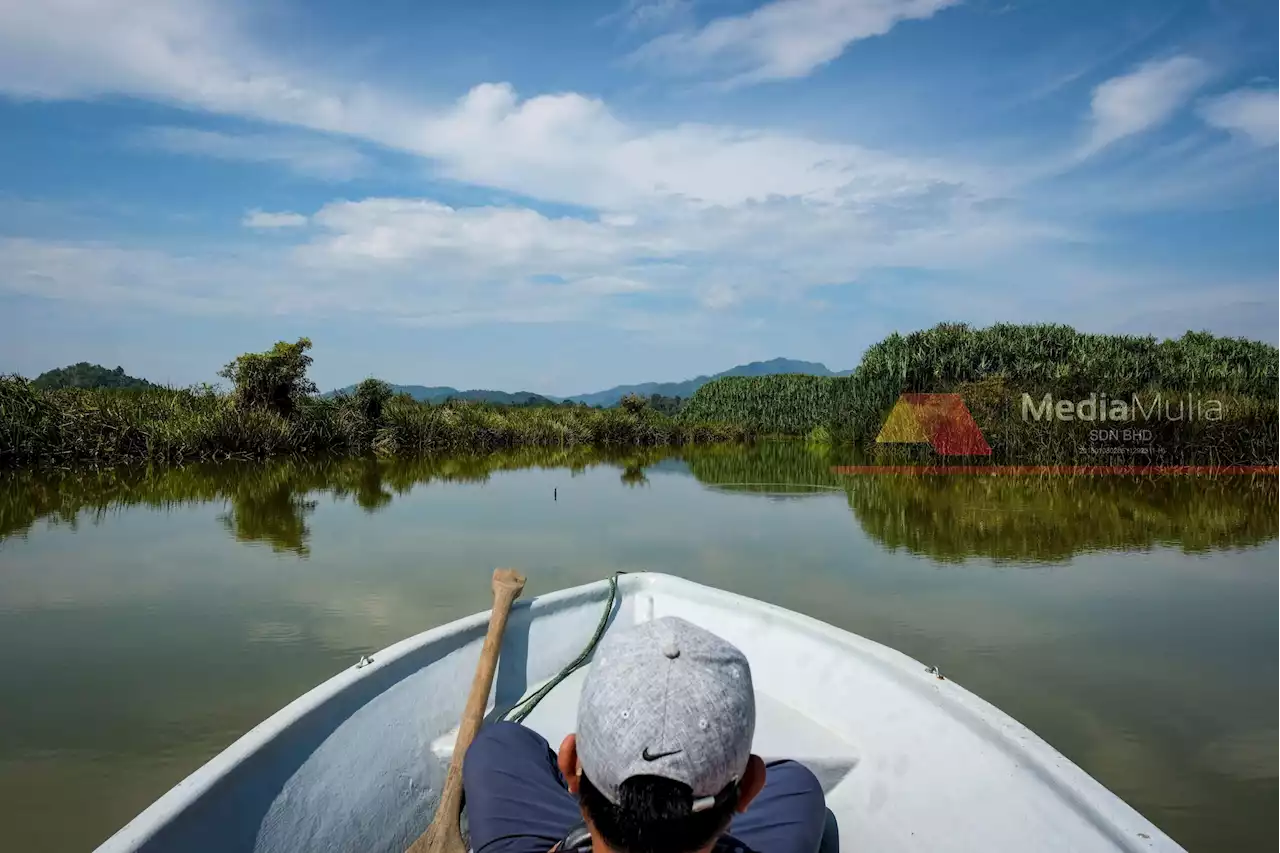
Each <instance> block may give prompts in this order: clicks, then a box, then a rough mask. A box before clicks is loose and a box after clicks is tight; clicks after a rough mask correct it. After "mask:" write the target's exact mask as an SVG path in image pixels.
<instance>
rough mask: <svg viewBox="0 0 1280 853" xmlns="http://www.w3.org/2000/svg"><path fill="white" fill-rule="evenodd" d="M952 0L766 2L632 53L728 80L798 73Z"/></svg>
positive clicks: (928, 14) (666, 66)
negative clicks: (862, 40)
mask: <svg viewBox="0 0 1280 853" xmlns="http://www.w3.org/2000/svg"><path fill="white" fill-rule="evenodd" d="M957 2H959V0H773V2H771V3H766V4H765V5H763V6H760V7H759V8H757V9H754V10H752V11H750V12H747V13H745V14H741V15H732V16H727V17H722V18H716V19H714V20H712V21H710V22H709V23H707V24H706V26H704V27H702V28H701V29H695V30H688V31H684V32H674V33H668V34H666V35H663V36H660V37H658V38H656V39H654V40H653V41H651V42H650V43H649V44H647V45H645V46H644V47H643V48H641V49H640V51H638V52H637V53H636V58H637V59H640V60H641V61H646V62H650V63H653V64H655V65H658V66H660V67H662V68H663V69H665V70H668V71H675V72H684V73H702V72H709V73H712V74H715V75H717V76H727V77H728V78H729V81H730V82H731V83H737V84H741V83H757V82H761V81H765V80H789V79H795V78H798V77H805V76H807V75H808V74H809V73H810V72H812V71H813V70H814V69H815V68H818V67H820V66H822V65H825V64H826V63H828V62H830V61H831V60H833V59H835V58H836V57H838V56H839V55H840V54H841V53H843V52H844V50H845V48H846V47H848V46H849V45H850V44H851V43H853V42H855V41H859V40H861V39H866V38H871V37H873V36H879V35H884V34H885V33H887V32H889V30H891V29H893V27H894V26H895V25H896V24H898V23H900V22H902V21H909V20H913V19H921V18H929V17H931V16H933V14H934V13H936V12H937V11H939V10H940V9H944V8H946V7H947V6H951V5H954V4H955V3H957Z"/></svg>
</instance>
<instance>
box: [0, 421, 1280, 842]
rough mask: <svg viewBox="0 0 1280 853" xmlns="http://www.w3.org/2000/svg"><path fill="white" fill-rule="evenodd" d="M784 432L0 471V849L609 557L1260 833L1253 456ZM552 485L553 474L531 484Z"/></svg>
mask: <svg viewBox="0 0 1280 853" xmlns="http://www.w3.org/2000/svg"><path fill="white" fill-rule="evenodd" d="M838 461H841V460H837V459H834V458H832V457H828V456H824V455H823V454H820V453H815V452H812V451H807V450H805V449H804V448H802V447H798V446H794V445H777V444H770V445H762V446H758V447H756V448H749V449H742V448H738V449H718V450H715V451H712V452H700V453H697V454H693V455H686V456H683V457H680V456H668V457H665V458H664V457H662V456H661V455H660V454H652V455H646V456H638V457H631V458H626V459H613V460H608V461H605V460H601V459H600V458H598V457H593V456H592V455H590V454H585V453H558V454H545V453H544V454H518V455H513V456H503V457H491V458H488V459H446V460H427V461H417V462H396V463H387V462H383V463H378V462H373V461H361V460H356V461H352V460H347V461H342V462H299V461H285V462H277V463H271V464H267V465H222V466H208V467H194V468H184V469H178V470H168V471H163V472H150V473H148V472H145V471H114V472H97V473H89V472H78V473H62V474H58V475H43V476H36V475H32V474H21V475H8V476H6V477H0V826H3V827H4V829H3V834H4V841H3V844H2V845H0V846H3V847H4V849H7V850H23V851H82V850H86V849H90V848H92V847H93V846H94V845H95V844H97V843H98V842H100V841H102V840H103V839H104V838H106V837H107V836H108V835H110V834H111V833H112V832H113V831H115V830H116V829H117V828H119V827H120V826H121V825H123V824H124V823H125V822H127V821H128V820H129V819H130V818H132V817H133V816H134V815H135V814H136V813H137V812H138V811H140V810H141V809H142V808H144V807H145V806H146V805H148V804H149V803H150V802H151V801H152V800H154V799H155V798H156V797H157V796H159V795H160V794H161V793H163V792H164V791H165V790H167V789H168V788H169V787H170V786H172V785H173V784H174V783H176V782H178V781H179V780H181V779H182V778H183V777H184V776H186V775H187V774H188V773H190V772H191V771H192V770H194V769H195V768H197V767H198V766H199V765H200V764H202V763H203V762H204V761H206V760H207V759H208V758H210V757H211V756H213V755H214V754H216V753H217V752H218V751H219V750H221V749H223V748H224V747H225V746H227V745H228V744H230V743H231V742H232V741H233V740H235V738H237V737H238V736H239V735H241V734H242V733H244V732H245V731H247V730H248V729H249V728H251V727H252V726H253V725H255V724H256V723H257V722H259V721H260V720H262V719H263V718H264V717H266V716H267V715H269V714H271V713H272V712H274V711H276V710H277V709H279V708H280V707H281V706H283V705H284V704H286V703H287V702H288V701H290V700H291V699H293V698H294V697H296V696H297V695H299V694H300V693H302V692H304V691H305V690H307V689H309V688H310V687H312V686H314V685H315V684H317V683H319V682H320V681H322V680H324V679H325V678H328V677H329V676H331V675H333V674H334V673H336V672H337V671H339V670H341V669H343V668H345V667H348V666H350V665H351V664H352V663H354V662H355V661H356V660H357V659H358V658H359V657H360V655H361V654H364V653H366V652H373V651H376V650H378V649H380V648H382V647H384V646H386V645H389V644H391V643H393V642H395V641H396V640H399V639H401V638H403V637H405V636H408V635H411V634H414V633H417V632H419V631H422V630H425V629H427V628H430V627H433V626H435V625H439V624H441V623H444V622H447V621H449V620H452V619H455V618H457V617H459V616H463V615H466V614H469V613H473V612H475V611H478V610H483V609H487V607H488V605H489V591H488V577H489V574H490V572H491V571H492V569H493V568H494V567H495V566H515V567H518V568H520V569H522V570H523V571H525V572H526V573H527V574H528V576H529V589H530V592H532V593H534V594H536V593H539V592H544V591H547V590H551V589H555V588H558V587H563V586H566V585H571V584H577V583H582V582H586V581H590V580H595V579H598V578H602V577H605V576H607V575H609V574H610V573H612V572H614V571H618V570H627V571H640V570H653V571H662V572H670V573H673V574H679V575H683V576H685V577H688V578H691V579H693V580H696V581H700V582H703V583H709V584H713V585H715V586H719V587H722V588H725V589H730V590H734V591H736V592H740V593H744V594H746V595H749V596H752V597H755V598H760V599H764V600H767V601H771V602H774V603H777V604H780V605H782V606H785V607H788V608H792V609H794V610H798V611H801V612H803V613H807V614H810V615H812V616H816V617H818V618H820V619H823V620H825V621H827V622H830V623H832V624H835V625H838V626H840V627H843V628H846V629H849V630H853V631H856V632H858V633H860V634H863V635H865V636H867V637H870V638H872V639H875V640H878V641H880V642H883V643H887V644H889V645H891V646H894V647H896V648H898V649H900V650H902V651H904V652H906V653H907V654H909V655H912V656H914V657H916V658H918V659H920V660H922V661H924V662H927V663H931V664H936V665H938V666H940V667H941V669H942V671H943V672H945V673H947V674H948V675H949V676H950V677H952V678H954V679H955V680H956V681H958V682H959V683H961V684H962V685H964V686H965V687H967V688H968V689H970V690H973V691H974V692H976V693H978V694H979V695H981V696H982V697H984V698H985V699H987V700H988V701H990V702H993V703H994V704H996V705H997V706H999V707H1001V708H1003V709H1004V710H1005V711H1007V712H1008V713H1010V714H1012V715H1013V716H1014V717H1016V718H1017V719H1019V720H1020V721H1022V722H1023V723H1025V724H1026V725H1028V726H1030V727H1031V728H1032V729H1033V730H1034V731H1036V732H1037V733H1038V734H1040V735H1041V736H1042V737H1044V738H1045V739H1046V740H1048V741H1049V742H1050V743H1051V744H1053V745H1054V746H1055V747H1056V748H1058V749H1059V750H1061V751H1062V752H1063V753H1065V754H1066V755H1067V756H1068V757H1069V758H1071V759H1072V760H1073V761H1075V762H1077V763H1078V764H1080V765H1081V766H1082V767H1083V768H1084V769H1085V770H1086V771H1088V772H1089V773H1091V774H1093V775H1094V776H1095V777H1097V778H1098V779H1100V780H1101V781H1102V782H1103V783H1104V784H1105V785H1107V786H1108V787H1109V788H1111V789H1112V790H1113V791H1115V792H1116V793H1118V794H1119V795H1120V796H1121V797H1123V798H1124V799H1125V800H1127V801H1128V802H1129V803H1131V804H1132V805H1133V806H1135V807H1136V808H1137V809H1139V810H1140V811H1141V812H1143V813H1144V814H1145V815H1146V816H1147V817H1149V818H1150V819H1151V820H1153V821H1154V822H1155V823H1156V824H1158V825H1159V826H1160V827H1162V828H1163V829H1164V830H1165V831H1167V832H1169V833H1170V834H1171V835H1173V837H1174V838H1175V839H1177V840H1178V841H1179V842H1181V843H1182V844H1183V845H1184V846H1185V847H1187V848H1188V849H1189V850H1192V851H1214V850H1259V851H1262V850H1265V851H1274V850H1275V849H1276V847H1277V829H1276V801H1277V795H1278V786H1277V723H1276V709H1277V666H1278V659H1277V607H1276V601H1277V593H1278V583H1277V577H1278V572H1277V551H1278V549H1277V532H1278V531H1277V526H1278V523H1277V489H1276V480H1275V478H1274V477H1271V478H1265V477H1264V478H1259V479H1250V478H1224V479H1219V480H1214V481H1211V480H1203V479H1199V480H1197V479H1191V478H1166V479H1163V480H1159V481H1151V480H1144V481H1134V480H1123V479H1120V478H1075V479H1034V480H1032V479H1018V478H1012V477H994V478H978V477H949V478H944V477H934V478H911V477H889V476H879V477H863V478H861V479H856V480H855V479H850V478H845V479H840V478H837V477H833V476H832V475H831V474H830V473H829V468H830V465H831V464H833V462H838ZM553 489H554V490H556V494H557V498H556V499H555V500H553V499H552V493H553Z"/></svg>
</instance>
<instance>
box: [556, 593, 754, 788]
mask: <svg viewBox="0 0 1280 853" xmlns="http://www.w3.org/2000/svg"><path fill="white" fill-rule="evenodd" d="M755 728H756V700H755V691H754V689H753V688H752V686H751V668H750V666H749V665H748V664H747V659H746V657H745V656H744V655H743V654H742V652H741V651H739V650H738V648H737V647H736V646H734V645H732V644H730V643H728V642H726V641H725V640H722V639H721V638H719V637H717V636H716V635H715V634H712V633H711V632H710V631H705V630H703V629H702V628H699V627H698V626H697V625H694V624H692V623H690V622H686V621H685V620H683V619H678V618H676V617H674V616H667V617H663V618H662V619H655V620H653V621H651V622H644V623H641V624H639V625H636V626H634V627H631V628H627V629H625V630H621V631H617V632H616V633H614V632H610V633H609V634H608V635H606V637H605V639H604V641H603V642H602V643H601V644H600V647H599V649H598V650H597V652H596V656H595V660H594V661H593V662H592V664H591V669H590V670H589V671H588V673H587V677H586V681H585V683H584V684H583V687H582V697H581V699H580V700H579V702H578V730H577V741H578V760H579V761H580V762H581V763H582V770H583V772H584V773H585V774H586V776H587V778H588V779H590V780H591V784H592V785H593V786H595V788H596V789H597V790H599V791H600V793H601V794H603V795H604V796H605V798H606V799H608V800H609V802H611V803H614V804H617V802H618V788H619V786H620V785H621V784H622V783H623V782H625V781H626V780H627V779H630V778H631V777H632V776H660V777H662V778H665V779H671V780H673V781H675V782H682V783H684V784H685V785H688V786H689V787H690V788H691V789H693V799H694V802H693V804H692V808H693V810H694V811H701V810H702V809H705V808H708V807H709V806H711V805H712V804H713V803H714V802H715V799H714V798H715V797H716V796H717V795H718V794H720V793H721V792H722V791H723V790H725V788H727V787H728V785H729V784H730V783H731V782H736V781H737V780H739V779H741V778H742V774H743V771H745V770H746V767H747V759H748V758H750V756H751V739H752V737H753V736H754V734H755Z"/></svg>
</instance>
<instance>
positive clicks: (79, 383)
mask: <svg viewBox="0 0 1280 853" xmlns="http://www.w3.org/2000/svg"><path fill="white" fill-rule="evenodd" d="M31 384H32V385H34V386H35V387H37V388H39V389H41V390H45V391H50V390H53V389H56V388H89V389H99V388H112V389H127V388H155V387H157V386H155V385H152V384H151V383H150V382H148V381H147V380H145V379H135V378H134V377H132V376H128V375H126V374H125V372H124V368H123V367H117V368H116V369H115V370H110V369H108V368H106V367H103V366H102V365H100V364H90V363H89V362H87V361H82V362H80V363H79V364H72V365H69V366H67V367H59V368H57V369H56V370H49V371H46V372H44V373H41V374H40V375H39V376H37V377H36V378H35V379H33V380H32V381H31Z"/></svg>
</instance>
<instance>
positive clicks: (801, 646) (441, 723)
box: [98, 573, 1182, 853]
mask: <svg viewBox="0 0 1280 853" xmlns="http://www.w3.org/2000/svg"><path fill="white" fill-rule="evenodd" d="M610 600H611V586H610V582H609V581H601V582H597V583H592V584H587V585H585V586H580V587H575V588H573V589H566V590H562V591H559V592H553V593H549V594H546V595H541V596H538V597H536V598H534V599H532V600H529V601H524V602H517V604H516V606H515V608H514V609H513V610H512V612H511V616H510V621H509V622H508V623H507V629H506V633H505V636H504V640H503V645H502V650H501V658H500V661H499V664H498V673H497V677H496V678H495V681H494V687H493V690H492V693H491V695H490V708H491V709H495V710H492V711H491V714H490V717H491V718H496V717H497V716H500V715H501V714H502V713H503V712H504V711H505V710H506V709H508V708H510V707H511V706H513V705H515V704H516V703H517V702H518V701H519V700H520V699H521V698H522V697H524V696H526V695H528V694H529V693H531V692H532V691H533V690H536V689H537V688H538V687H539V686H540V684H541V683H544V682H547V681H549V680H551V679H553V678H554V677H555V676H556V675H557V674H558V673H560V672H561V670H562V669H563V668H564V667H565V666H566V664H567V663H569V662H570V661H572V660H573V659H574V658H575V657H577V656H578V655H579V654H580V653H581V652H582V650H583V647H584V644H586V643H587V641H588V640H589V639H590V638H591V637H592V635H593V634H594V632H595V631H596V628H597V626H598V624H599V623H600V620H601V617H602V615H603V613H604V608H605V607H606V604H607V603H608V602H609V601H610ZM611 614H612V615H611V616H610V621H609V628H608V629H609V630H612V629H614V628H616V627H617V626H623V625H630V624H634V623H636V622H640V621H644V620H649V619H654V618H657V617H661V616H681V617H683V618H685V619H688V620H689V621H691V622H694V623H695V624H698V625H701V626H703V627H705V628H708V629H709V630H711V631H714V632H715V633H717V634H719V635H721V636H722V637H724V638H725V639H727V640H729V641H730V642H732V643H734V644H735V645H737V646H738V647H739V648H741V649H742V651H743V652H744V653H745V654H746V656H747V658H748V660H749V661H750V662H751V669H752V677H753V682H754V684H755V686H756V691H757V712H756V713H757V721H756V741H755V750H754V751H755V752H756V753H757V754H759V755H761V756H763V757H764V758H765V760H766V761H767V760H769V759H772V758H794V759H797V760H799V761H802V762H803V763H805V764H806V765H808V766H809V767H810V768H811V769H812V770H813V771H814V773H815V774H816V775H817V776H818V778H819V779H820V780H821V782H822V785H823V789H824V791H825V792H826V799H827V807H828V810H829V812H830V815H829V819H828V831H827V835H826V837H825V838H824V840H823V848H824V850H826V851H835V850H836V849H839V850H844V851H872V850H874V851H893V853H900V851H929V853H962V851H963V853H999V851H1008V853H1028V851H1074V853H1092V851H1178V850H1181V849H1182V848H1181V847H1179V846H1178V845H1177V844H1176V843H1175V842H1174V841H1173V840H1172V839H1170V838H1169V837H1168V836H1167V835H1165V834H1164V833H1163V832H1161V831H1160V830H1159V829H1157V828H1156V827H1155V826H1154V825H1152V824H1151V823H1150V822H1149V821H1148V820H1146V819H1145V818H1143V817H1142V815H1140V814H1138V812H1137V811H1135V810H1134V809H1132V808H1131V807H1129V806H1128V805H1127V804H1126V803H1124V802H1123V801H1122V800H1121V799H1120V798H1119V797H1117V796H1116V795H1115V794H1113V793H1111V792H1110V791H1108V790H1107V789H1106V788H1105V787H1103V786H1102V785H1101V784H1100V783H1099V782H1097V781H1096V780H1094V779H1093V778H1092V777H1090V776H1089V775H1088V774H1086V773H1085V772H1084V771H1082V770H1081V769H1080V768H1079V767H1077V766H1075V765H1074V764H1072V763H1071V762H1070V761H1068V760H1067V759H1066V758H1064V757H1063V756H1062V755H1061V754H1059V753H1058V752H1057V751H1056V750H1054V749H1053V748H1052V747H1050V746H1049V745H1048V744H1047V743H1045V742H1044V741H1043V740H1041V739H1040V738H1039V737H1037V736H1036V735H1035V734H1033V733H1032V732H1031V731H1029V730H1028V729H1026V728H1025V727H1024V726H1022V725H1020V724H1019V723H1018V722H1016V721H1015V720H1013V719H1011V718H1010V717H1009V716H1008V715H1006V714H1004V713H1002V712H1001V711H1000V710H999V709H997V708H995V707H993V706H991V705H989V704H988V703H986V702H984V701H983V700H982V699H979V698H978V697H977V696H975V695H973V694H972V693H970V692H968V691H967V690H965V689H964V688H963V687H961V686H960V685H959V684H956V683H955V682H954V681H951V680H950V679H946V678H939V676H938V674H937V673H935V672H934V671H932V670H931V669H929V668H926V667H925V666H924V665H923V664H922V663H920V662H918V661H915V660H913V659H911V658H909V657H907V656H906V655H904V654H901V653H899V652H896V651H894V650H893V649H890V648H887V647H885V646H882V645H880V644H878V643H874V642H871V641H870V640H867V639H864V638H862V637H859V636H857V635H855V634H851V633H848V632H846V631H842V630H839V629H837V628H833V627H832V626H830V625H827V624H825V623H823V622H819V621H817V620H815V619H811V618H808V617H806V616H802V615H800V614H798V613H793V612H791V611H789V610H785V609H783V608H781V607H775V606H773V605H770V604H766V603H762V602H759V601H755V600H753V599H750V598H745V597H743V596H740V595H734V594H731V593H727V592H723V591H721V590H717V589H712V588H710V587H706V586H701V585H699V584H695V583H692V582H690V581H686V580H683V579H680V578H676V577H672V576H669V575H661V574H649V573H643V574H631V575H622V576H621V577H620V578H619V579H618V581H617V587H616V601H614V603H613V606H612V611H611ZM487 625H488V613H478V614H476V615H474V616H470V617H467V618H465V619H460V620H458V621H456V622H452V623H450V624H448V625H444V626H441V627H439V628H435V629H432V630H430V631H426V632H424V633H422V634H419V635H417V636H415V637H411V638H409V639H407V640H403V641H401V642H399V643H396V644H395V645H393V646H391V647H390V648H387V649H384V650H383V651H382V652H379V653H377V654H374V655H372V656H370V657H368V658H365V659H363V660H362V661H361V662H360V663H359V664H356V665H353V666H352V667H351V668H350V669H348V670H346V671H344V672H342V673H339V674H338V675H336V676H334V677H333V678H331V679H329V680H328V681H326V682H325V683H324V684H321V685H320V686H319V687H316V688H315V689H313V690H311V691H310V692H308V693H307V694H305V695H304V696H302V697H300V698H298V699H296V700H295V701H293V702H292V703H290V704H289V705H288V706H286V707H285V708H283V709H282V710H280V711H279V712H278V713H276V714H274V715H273V716H272V717H270V718H269V719H267V720H266V721H264V722H263V723H261V724H259V725H258V726H257V727H256V728H254V729H253V730H252V731H250V732H248V733H247V734H245V735H244V736H243V737H241V738H240V739H239V740H238V741H236V742H235V743H234V744H232V745H231V746H230V747H228V748H227V749H226V750H225V751H223V752H222V753H221V754H220V755H218V756H216V757H215V758H214V759H212V760H211V761H210V762H209V763H208V764H206V765H205V766H204V767H201V768H200V769H199V770H197V771H196V772H195V773H193V774H192V775H191V776H189V777H188V778H187V779H186V780H185V781H183V782H181V783H180V784H178V785H177V787H175V788H173V790H171V791H169V792H168V793H167V794H165V795H164V796H162V797H161V798H160V799H159V800H157V801H156V802H155V803H154V804H153V805H152V806H150V807H149V808H148V809H146V811H144V812H142V814H140V815H138V817H137V818H135V819H134V820H133V821H132V822H130V823H129V824H128V825H127V826H125V827H124V828H123V829H121V830H120V831H119V832H118V833H116V834H115V835H114V836H112V837H111V838H110V839H109V840H108V841H106V842H105V843H104V844H103V845H102V846H101V847H99V848H98V850H99V851H100V853H124V851H146V853H155V851H175V852H176V853H205V851H208V853H214V851H216V853H239V851H246V853H247V851H255V853H317V852H318V851H353V853H354V851H361V853H403V851H404V850H405V849H406V847H407V846H408V845H409V844H410V843H411V842H412V841H413V839H414V838H416V837H417V836H418V835H419V833H421V832H422V831H423V830H424V829H425V828H426V826H427V825H428V824H429V823H430V821H431V816H432V814H433V811H434V808H435V803H436V797H437V796H438V791H439V788H440V785H441V783H442V781H443V778H444V774H445V770H446V768H447V766H448V763H449V760H450V757H451V755H452V745H453V739H454V737H455V736H456V732H457V727H458V721H459V719H460V716H461V714H462V709H463V705H464V704H465V702H466V698H467V692H468V688H469V686H470V684H471V680H472V676H473V674H474V671H475V667H476V663H477V660H478V658H479V654H480V646H481V643H482V641H483V638H484V635H485V630H486V628H487ZM588 666H589V664H588ZM586 671H587V670H586V668H582V669H579V670H577V671H576V672H574V673H573V674H572V675H570V676H568V677H567V678H565V679H564V680H563V681H562V682H560V683H559V684H558V685H557V686H556V687H555V688H554V689H553V690H552V691H551V692H550V693H549V694H548V695H547V696H546V697H545V698H544V699H542V700H541V701H540V703H539V704H538V705H537V706H536V707H535V709H534V710H533V712H532V714H531V715H530V716H529V717H528V718H527V719H526V720H525V721H524V723H525V725H528V726H530V727H532V728H533V729H535V730H537V731H538V732H540V733H541V734H543V735H544V736H545V737H546V738H547V740H548V741H549V742H550V743H551V744H552V745H553V746H555V745H557V744H559V742H560V740H561V739H562V738H563V736H564V735H565V734H567V733H568V732H570V731H572V729H573V724H574V720H575V717H576V706H577V698H578V693H579V690H580V688H581V683H582V676H583V675H585V673H586Z"/></svg>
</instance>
